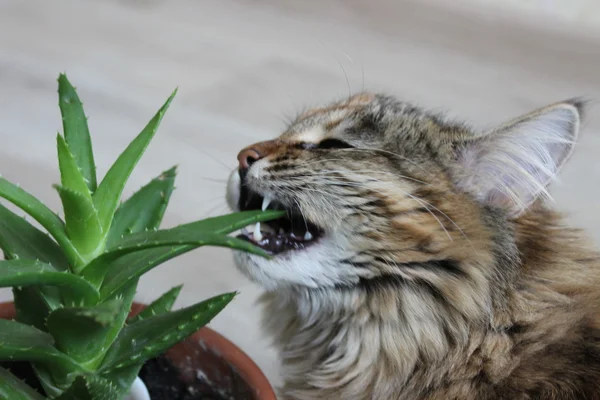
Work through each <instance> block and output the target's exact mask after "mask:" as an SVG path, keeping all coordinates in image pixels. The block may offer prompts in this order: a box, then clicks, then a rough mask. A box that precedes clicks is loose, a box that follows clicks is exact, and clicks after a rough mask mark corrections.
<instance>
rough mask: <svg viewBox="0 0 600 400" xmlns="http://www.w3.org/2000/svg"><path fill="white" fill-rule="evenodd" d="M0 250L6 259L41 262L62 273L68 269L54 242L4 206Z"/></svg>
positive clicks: (61, 253)
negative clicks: (0, 249)
mask: <svg viewBox="0 0 600 400" xmlns="http://www.w3.org/2000/svg"><path fill="white" fill-rule="evenodd" d="M0 248H2V251H3V252H4V258H6V259H13V258H21V259H27V260H41V261H44V262H47V263H50V264H52V266H54V267H55V268H56V269H58V270H60V271H65V270H67V269H68V261H67V259H66V257H65V255H64V254H63V252H62V250H61V248H60V247H59V246H58V245H57V244H56V242H55V241H54V240H52V239H51V238H50V237H48V235H46V234H45V233H43V232H42V231H40V230H39V229H37V228H35V227H34V226H33V225H31V224H30V223H29V222H27V221H25V220H24V219H23V218H21V217H19V216H18V215H16V214H15V213H13V212H12V211H10V210H9V209H8V208H6V207H4V206H3V205H2V204H0Z"/></svg>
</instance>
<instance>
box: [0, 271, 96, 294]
mask: <svg viewBox="0 0 600 400" xmlns="http://www.w3.org/2000/svg"><path fill="white" fill-rule="evenodd" d="M30 285H56V286H68V288H69V291H71V292H75V295H76V297H77V298H79V299H81V300H82V301H85V302H86V303H87V304H92V303H94V302H96V301H97V300H98V297H99V296H98V292H97V291H96V289H95V288H94V287H93V286H92V285H90V283H88V281H86V280H85V279H83V278H81V277H79V276H77V275H74V274H71V273H68V272H62V271H58V270H57V269H56V268H54V267H53V266H52V265H50V264H46V263H43V262H41V261H31V260H3V261H0V287H12V286H17V287H22V286H30Z"/></svg>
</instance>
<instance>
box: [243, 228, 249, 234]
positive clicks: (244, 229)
mask: <svg viewBox="0 0 600 400" xmlns="http://www.w3.org/2000/svg"><path fill="white" fill-rule="evenodd" d="M241 232H242V234H244V235H246V236H248V234H249V233H250V232H248V229H246V228H242V230H241Z"/></svg>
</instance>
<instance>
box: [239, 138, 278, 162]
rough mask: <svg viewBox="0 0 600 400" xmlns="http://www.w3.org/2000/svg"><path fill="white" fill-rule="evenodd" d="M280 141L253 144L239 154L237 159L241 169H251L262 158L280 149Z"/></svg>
mask: <svg viewBox="0 0 600 400" xmlns="http://www.w3.org/2000/svg"><path fill="white" fill-rule="evenodd" d="M279 144H280V143H279V141H277V140H268V141H266V142H259V143H255V144H252V145H250V146H248V147H246V148H244V149H242V151H240V152H239V153H238V156H237V159H238V162H239V165H240V169H247V168H250V166H251V165H252V164H254V163H255V162H256V161H258V160H260V159H261V158H265V157H266V156H268V155H269V154H272V153H273V152H274V151H275V150H277V148H278V147H279Z"/></svg>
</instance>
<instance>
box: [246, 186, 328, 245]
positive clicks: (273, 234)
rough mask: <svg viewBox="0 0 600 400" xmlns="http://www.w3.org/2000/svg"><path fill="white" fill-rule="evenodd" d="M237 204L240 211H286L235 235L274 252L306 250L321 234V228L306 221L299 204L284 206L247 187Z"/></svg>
mask: <svg viewBox="0 0 600 400" xmlns="http://www.w3.org/2000/svg"><path fill="white" fill-rule="evenodd" d="M239 206H240V209H241V210H242V211H249V210H261V209H262V210H266V209H269V210H284V211H286V215H285V216H283V217H281V218H279V219H276V220H272V221H268V222H260V223H257V224H256V225H253V226H251V227H247V228H245V229H242V233H241V234H240V235H239V236H238V238H240V239H244V240H247V241H249V242H252V243H254V244H255V245H257V246H258V247H260V248H261V249H263V250H265V251H267V252H268V253H270V254H273V255H275V254H280V253H283V252H285V251H289V250H302V249H305V248H306V247H308V246H310V245H311V244H313V243H315V242H316V241H317V240H318V239H319V238H320V237H321V236H322V235H323V233H324V232H323V229H322V228H320V227H318V226H317V225H315V224H313V223H311V222H310V221H308V220H306V218H304V216H303V215H302V213H301V212H300V209H299V208H298V207H292V208H289V207H286V206H284V205H283V204H281V203H279V202H278V201H277V200H275V199H271V198H269V197H263V196H261V195H259V194H258V193H256V192H253V191H251V190H248V189H242V191H241V196H240V202H239Z"/></svg>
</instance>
